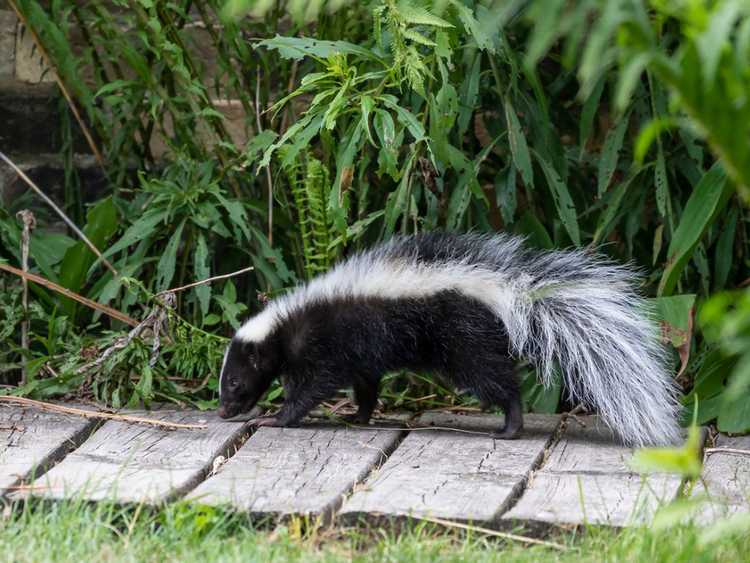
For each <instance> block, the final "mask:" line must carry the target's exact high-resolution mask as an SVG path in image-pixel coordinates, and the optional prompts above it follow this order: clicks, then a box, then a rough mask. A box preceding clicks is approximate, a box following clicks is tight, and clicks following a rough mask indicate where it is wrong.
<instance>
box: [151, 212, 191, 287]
mask: <svg viewBox="0 0 750 563" xmlns="http://www.w3.org/2000/svg"><path fill="white" fill-rule="evenodd" d="M186 221H187V219H183V220H182V222H181V223H180V224H179V226H178V227H177V229H176V230H175V232H174V234H173V235H172V237H171V238H170V239H169V242H168V243H167V246H165V247H164V252H163V253H162V255H161V258H159V263H158V264H157V265H156V291H165V290H167V289H169V286H170V284H171V283H172V279H173V278H174V272H175V268H176V266H177V251H178V249H179V248H180V242H181V241H182V230H183V229H184V228H185V222H186Z"/></svg>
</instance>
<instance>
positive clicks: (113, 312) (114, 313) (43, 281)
mask: <svg viewBox="0 0 750 563" xmlns="http://www.w3.org/2000/svg"><path fill="white" fill-rule="evenodd" d="M0 154H1V153H0ZM0 270H5V271H6V272H10V273H11V274H15V275H17V276H20V277H21V278H23V279H27V280H29V281H33V282H34V283H38V284H39V285H43V286H44V287H46V288H49V289H51V290H53V291H56V292H58V293H60V294H62V295H64V296H65V297H70V298H71V299H74V300H75V301H78V302H79V303H82V304H83V305H86V306H87V307H91V308H92V309H95V310H97V311H100V312H102V313H104V314H105V315H107V316H110V317H112V318H113V319H117V320H118V321H121V322H123V323H125V324H129V325H130V326H137V325H138V321H136V320H135V319H134V318H132V317H129V316H128V315H126V314H125V313H121V312H120V311H118V310H117V309H113V308H112V307H108V306H107V305H102V304H101V303H97V302H96V301H92V300H91V299H88V298H86V297H83V296H82V295H78V294H77V293H76V292H74V291H70V290H69V289H67V288H65V287H62V286H61V285H57V284H56V283H55V282H51V281H49V280H48V279H47V278H43V277H42V276H38V275H36V274H32V273H30V272H24V271H23V270H19V269H18V268H14V267H13V266H9V265H8V264H2V263H0Z"/></svg>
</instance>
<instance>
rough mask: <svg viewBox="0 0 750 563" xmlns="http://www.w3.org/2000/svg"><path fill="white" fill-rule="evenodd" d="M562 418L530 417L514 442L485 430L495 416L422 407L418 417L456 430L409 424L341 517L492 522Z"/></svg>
mask: <svg viewBox="0 0 750 563" xmlns="http://www.w3.org/2000/svg"><path fill="white" fill-rule="evenodd" d="M558 421H559V417H556V416H544V415H528V416H526V417H525V428H524V432H523V434H522V436H521V438H519V439H517V440H495V439H493V438H492V437H490V436H488V435H486V434H484V433H488V432H492V431H496V430H498V429H499V428H500V426H502V418H501V417H497V416H493V415H471V416H462V415H457V414H451V413H426V414H424V415H422V416H421V417H420V419H419V423H420V424H421V425H423V424H433V425H435V426H440V427H448V428H458V429H462V430H469V431H472V432H480V433H482V434H471V433H463V432H455V431H450V430H442V429H436V430H414V431H412V432H411V433H410V434H409V435H408V436H407V438H406V439H405V440H404V441H403V442H402V443H401V445H400V446H399V447H398V449H397V450H396V451H395V452H394V453H393V454H392V455H391V457H390V458H389V459H388V461H387V462H386V463H385V464H384V465H383V466H382V467H381V468H380V469H379V470H378V471H377V472H375V473H374V474H373V475H372V476H371V477H370V478H369V479H368V480H367V482H366V483H365V484H364V485H363V486H362V487H359V488H358V490H356V491H355V492H354V494H352V496H351V497H350V498H349V499H348V500H347V501H346V502H345V503H344V506H343V508H342V510H341V512H340V513H339V515H340V517H341V518H343V519H346V520H352V519H355V518H356V517H358V516H362V515H375V516H387V517H409V516H412V517H424V516H431V517H437V518H446V519H452V520H458V521H464V522H467V521H471V522H491V521H493V520H495V519H496V518H497V516H498V515H499V514H500V513H502V512H503V511H504V510H506V508H507V506H508V505H509V503H510V502H511V501H512V499H513V498H514V497H515V496H516V495H517V494H518V492H519V491H520V490H521V489H522V488H523V485H524V483H525V480H526V478H527V476H528V475H529V473H530V472H531V470H532V468H533V467H534V466H535V465H536V464H538V463H539V462H540V461H541V458H542V456H543V453H544V450H545V447H546V446H547V445H548V443H549V442H550V440H551V438H552V435H553V432H554V430H555V428H556V427H557V424H558Z"/></svg>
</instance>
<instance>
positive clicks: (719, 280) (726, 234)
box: [714, 207, 739, 291]
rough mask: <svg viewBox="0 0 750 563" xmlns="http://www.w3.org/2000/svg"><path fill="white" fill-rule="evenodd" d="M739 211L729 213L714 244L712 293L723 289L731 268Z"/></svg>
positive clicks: (736, 209)
mask: <svg viewBox="0 0 750 563" xmlns="http://www.w3.org/2000/svg"><path fill="white" fill-rule="evenodd" d="M738 216H739V209H738V208H736V207H735V208H734V209H732V210H731V211H730V212H729V217H728V218H727V219H726V220H725V221H724V227H723V229H722V230H721V235H719V240H718V242H717V243H716V253H715V255H714V291H716V290H719V289H724V287H725V286H726V284H727V279H729V271H730V270H731V268H732V262H733V260H734V256H733V253H732V248H733V247H734V235H735V232H736V230H737V218H738Z"/></svg>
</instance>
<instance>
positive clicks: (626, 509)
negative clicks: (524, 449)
mask: <svg viewBox="0 0 750 563" xmlns="http://www.w3.org/2000/svg"><path fill="white" fill-rule="evenodd" d="M579 419H580V420H581V421H583V422H584V424H585V426H581V425H580V424H579V423H577V422H576V421H575V420H569V421H568V423H567V428H566V430H565V432H564V433H563V435H562V436H561V438H560V440H559V441H558V443H557V444H555V446H554V448H553V449H552V452H551V453H550V456H549V458H548V459H547V460H546V462H545V463H544V465H543V466H542V467H541V468H540V469H539V470H538V471H537V472H536V473H535V474H534V475H533V476H532V478H531V479H530V480H529V484H528V486H527V488H526V490H525V491H524V493H523V495H522V496H521V498H520V499H519V501H518V503H517V504H516V505H515V506H514V507H513V509H512V510H510V511H509V512H508V513H507V514H505V515H504V516H503V519H504V520H507V521H510V520H524V521H527V522H531V523H537V524H545V525H546V524H560V525H580V524H602V525H610V526H626V525H628V524H631V523H642V522H647V521H648V520H649V519H650V518H651V517H652V516H653V513H654V511H655V510H656V508H657V507H658V505H659V502H660V501H667V500H671V499H672V498H674V497H675V495H676V494H677V492H678V490H679V487H680V485H681V478H680V477H679V476H677V475H671V474H657V475H651V476H649V477H647V478H646V477H641V476H640V475H638V474H636V473H635V472H633V471H632V470H631V469H630V468H629V467H628V465H627V462H628V460H629V459H630V458H631V457H632V455H633V449H631V448H627V447H625V446H622V445H620V444H619V443H618V442H617V440H616V439H615V437H614V436H613V434H612V432H611V431H610V430H609V429H607V428H606V427H605V426H604V425H603V424H602V423H601V421H600V420H599V419H598V418H597V417H593V416H587V417H579Z"/></svg>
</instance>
